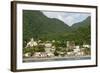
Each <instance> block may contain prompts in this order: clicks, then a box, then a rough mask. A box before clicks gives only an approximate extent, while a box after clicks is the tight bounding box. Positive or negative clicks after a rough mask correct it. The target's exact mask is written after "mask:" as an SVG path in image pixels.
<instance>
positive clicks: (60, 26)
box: [23, 10, 91, 47]
mask: <svg viewBox="0 0 100 73" xmlns="http://www.w3.org/2000/svg"><path fill="white" fill-rule="evenodd" d="M90 19H91V17H90V16H89V17H88V18H86V19H85V20H84V21H82V22H79V23H76V24H74V25H73V26H71V27H69V26H68V25H67V24H65V23H64V22H62V21H60V20H58V19H55V18H52V19H50V18H47V17H46V16H45V15H43V13H42V12H41V11H31V10H23V46H24V47H25V45H26V43H24V42H25V41H26V42H28V41H29V40H30V38H32V37H33V38H34V39H35V40H38V39H41V40H43V41H46V40H56V41H60V42H61V43H55V44H56V46H63V47H66V45H65V43H63V42H64V41H75V44H78V45H82V44H83V42H84V41H85V42H86V43H87V44H90V41H91V32H90V30H91V29H90V28H91V23H90V22H91V21H90ZM62 41H63V42H62Z"/></svg>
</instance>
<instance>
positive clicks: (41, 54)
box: [23, 38, 91, 59]
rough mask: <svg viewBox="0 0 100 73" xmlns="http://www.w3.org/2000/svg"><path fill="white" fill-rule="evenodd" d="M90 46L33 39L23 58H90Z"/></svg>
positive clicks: (72, 42) (71, 42) (28, 44)
mask: <svg viewBox="0 0 100 73" xmlns="http://www.w3.org/2000/svg"><path fill="white" fill-rule="evenodd" d="M90 48H91V47H90V45H89V44H83V45H81V46H80V45H76V44H75V42H74V41H66V42H63V43H62V42H60V41H55V40H52V41H45V42H43V41H42V40H38V41H35V40H34V38H31V39H30V41H29V42H27V43H26V46H25V48H23V51H24V52H23V58H36V59H40V58H42V59H43V58H55V57H56V58H57V57H59V58H63V57H72V56H73V57H77V56H90V55H91V53H90Z"/></svg>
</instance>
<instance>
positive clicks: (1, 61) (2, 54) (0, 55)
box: [0, 0, 100, 73]
mask: <svg viewBox="0 0 100 73" xmlns="http://www.w3.org/2000/svg"><path fill="white" fill-rule="evenodd" d="M10 1H11V0H0V73H13V72H11V71H10V8H11V7H10ZM31 1H42V2H57V3H67V4H68V3H69V4H70V3H71V4H83V5H99V4H98V3H99V2H97V1H99V0H31ZM99 8H100V6H99ZM99 13H100V10H99ZM98 16H100V14H99V15H98ZM99 19H100V18H99ZM99 19H98V20H99ZM99 23H100V22H99ZM98 28H99V29H98V30H99V31H100V25H98ZM98 35H99V36H98V37H100V33H99V34H98ZM99 40H100V38H98V43H100V41H99ZM99 48H100V46H99ZM99 48H98V51H99V55H100V49H99ZM99 64H100V57H99ZM87 72H88V73H94V72H95V73H99V72H100V65H99V67H92V68H77V69H62V70H47V71H35V72H34V73H87ZM19 73H20V72H19ZM21 73H24V72H21ZM26 73H33V72H32V71H31V72H26Z"/></svg>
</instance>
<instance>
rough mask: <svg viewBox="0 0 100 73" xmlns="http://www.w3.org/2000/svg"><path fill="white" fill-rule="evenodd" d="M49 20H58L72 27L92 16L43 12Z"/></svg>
mask: <svg viewBox="0 0 100 73" xmlns="http://www.w3.org/2000/svg"><path fill="white" fill-rule="evenodd" d="M42 13H43V14H44V15H45V16H47V17H48V18H57V19H59V20H61V21H63V22H64V23H66V24H68V25H69V26H72V25H73V24H74V23H77V22H81V21H83V20H84V19H86V18H87V17H88V16H90V13H75V12H50V11H42Z"/></svg>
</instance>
